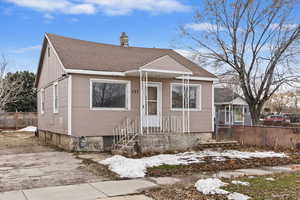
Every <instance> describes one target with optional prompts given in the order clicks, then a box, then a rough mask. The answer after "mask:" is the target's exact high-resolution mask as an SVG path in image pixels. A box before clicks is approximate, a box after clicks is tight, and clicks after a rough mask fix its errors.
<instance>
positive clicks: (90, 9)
mask: <svg viewBox="0 0 300 200" xmlns="http://www.w3.org/2000/svg"><path fill="white" fill-rule="evenodd" d="M66 13H70V14H94V13H96V8H95V7H94V6H93V5H92V4H78V5H73V6H71V7H70V9H69V10H66Z"/></svg>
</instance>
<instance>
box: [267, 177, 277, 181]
mask: <svg viewBox="0 0 300 200" xmlns="http://www.w3.org/2000/svg"><path fill="white" fill-rule="evenodd" d="M265 180H266V181H275V179H274V178H272V177H270V178H265Z"/></svg>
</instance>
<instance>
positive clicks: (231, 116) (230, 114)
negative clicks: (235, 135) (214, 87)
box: [229, 104, 233, 126]
mask: <svg viewBox="0 0 300 200" xmlns="http://www.w3.org/2000/svg"><path fill="white" fill-rule="evenodd" d="M232 120H233V112H232V110H231V104H229V125H230V126H231V125H232V123H231V122H232Z"/></svg>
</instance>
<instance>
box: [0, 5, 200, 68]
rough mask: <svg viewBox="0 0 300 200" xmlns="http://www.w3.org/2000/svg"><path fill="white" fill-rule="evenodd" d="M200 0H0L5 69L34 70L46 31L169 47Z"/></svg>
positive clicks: (0, 22)
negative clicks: (126, 38)
mask: <svg viewBox="0 0 300 200" xmlns="http://www.w3.org/2000/svg"><path fill="white" fill-rule="evenodd" d="M200 3H201V1H199V0H193V1H189V0H0V19H1V20H0V27H1V31H0V53H3V54H5V55H6V57H7V58H8V60H9V71H16V70H30V71H34V72H35V71H36V67H37V62H38V59H39V53H40V52H39V51H40V45H41V42H42V39H43V35H44V33H45V32H49V33H55V34H60V35H64V36H69V37H74V38H80V39H84V40H91V41H97V42H102V43H110V44H118V39H119V34H120V32H122V31H125V32H127V34H128V35H129V44H130V45H131V46H142V47H160V48H172V47H174V45H175V44H176V43H175V42H174V40H175V41H176V39H177V38H178V31H177V28H178V26H179V25H183V24H187V23H191V22H192V20H193V10H194V9H195V8H197V7H198V6H200Z"/></svg>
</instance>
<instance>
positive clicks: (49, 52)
mask: <svg viewBox="0 0 300 200" xmlns="http://www.w3.org/2000/svg"><path fill="white" fill-rule="evenodd" d="M47 53H48V57H50V56H51V50H50V47H48V48H47Z"/></svg>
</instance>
